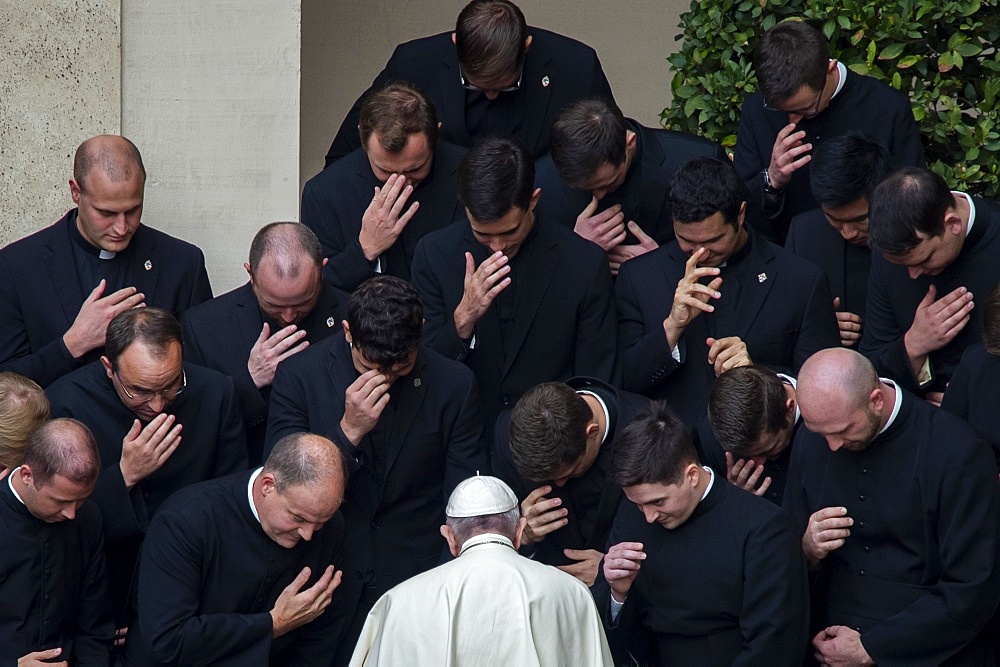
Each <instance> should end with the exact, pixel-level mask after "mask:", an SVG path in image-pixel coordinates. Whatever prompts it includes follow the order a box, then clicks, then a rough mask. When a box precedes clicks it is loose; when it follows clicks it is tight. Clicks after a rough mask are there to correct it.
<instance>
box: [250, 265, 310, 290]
mask: <svg viewBox="0 0 1000 667" xmlns="http://www.w3.org/2000/svg"><path fill="white" fill-rule="evenodd" d="M324 261H325V260H324ZM243 268H244V269H246V270H247V275H248V276H250V284H251V285H253V271H252V270H250V264H248V263H247V262H243Z"/></svg>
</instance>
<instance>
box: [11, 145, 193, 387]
mask: <svg viewBox="0 0 1000 667" xmlns="http://www.w3.org/2000/svg"><path fill="white" fill-rule="evenodd" d="M145 184H146V168H145V166H144V165H143V163H142V156H141V155H140V154H139V149H138V148H136V146H135V144H133V143H132V142H131V141H129V140H128V139H126V138H125V137H120V136H112V135H100V136H96V137H92V138H90V139H87V140H86V141H84V142H83V143H82V144H80V147H79V148H78V149H77V151H76V155H75V157H74V160H73V177H72V178H71V179H69V193H70V197H71V198H72V200H73V203H74V204H75V205H76V208H73V209H71V210H70V211H69V212H68V213H66V215H64V216H63V217H62V218H61V219H60V220H59V221H58V222H56V223H55V224H54V225H51V226H50V227H46V228H45V229H42V230H40V231H38V232H35V233H34V234H32V235H30V236H28V237H26V238H23V239H21V240H19V241H16V242H15V243H11V244H10V245H8V246H7V247H5V248H3V249H2V250H0V371H13V372H15V373H19V374H21V375H24V376H25V377H28V378H31V379H32V380H34V381H35V382H37V383H38V384H40V385H41V386H42V387H46V386H48V385H49V384H51V383H52V382H53V381H55V380H56V379H57V378H59V377H61V376H63V375H65V374H67V373H69V372H70V371H72V370H74V369H77V368H80V367H82V366H84V365H85V364H87V363H89V362H93V361H96V360H97V359H98V358H99V357H100V354H101V351H102V350H103V348H104V336H105V332H106V330H107V328H108V323H110V322H111V320H112V318H114V317H115V315H118V314H119V313H121V312H124V311H126V310H128V309H129V308H135V307H136V306H139V305H142V304H146V305H149V306H157V307H159V308H163V309H165V310H168V311H170V312H171V313H173V315H174V316H175V317H180V316H181V315H182V314H183V313H184V311H185V310H187V309H188V308H189V307H191V306H194V305H196V304H199V303H201V302H202V301H206V300H208V299H211V298H212V288H211V286H210V285H209V282H208V273H207V272H206V270H205V256H204V255H203V254H202V252H201V250H199V249H198V248H197V247H195V246H193V245H191V244H190V243H187V242H185V241H181V240H180V239H176V238H174V237H172V236H168V235H167V234H164V233H163V232H161V231H157V230H155V229H153V228H152V227H148V226H146V225H145V224H143V220H142V205H143V194H144V191H145Z"/></svg>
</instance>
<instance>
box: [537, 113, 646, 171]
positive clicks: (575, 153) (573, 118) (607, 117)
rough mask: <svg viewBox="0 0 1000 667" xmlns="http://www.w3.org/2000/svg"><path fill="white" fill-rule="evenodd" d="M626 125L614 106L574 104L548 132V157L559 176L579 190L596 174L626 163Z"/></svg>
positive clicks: (561, 114)
mask: <svg viewBox="0 0 1000 667" xmlns="http://www.w3.org/2000/svg"><path fill="white" fill-rule="evenodd" d="M627 131H628V125H626V124H625V116H623V115H622V111H621V109H619V108H618V107H617V106H616V105H615V103H614V102H612V101H611V100H606V99H603V98H598V97H592V98H588V99H583V100H577V101H576V102H573V103H572V104H569V105H567V106H566V107H564V108H563V110H562V111H560V112H559V117H558V118H556V122H555V123H553V124H552V129H551V130H550V131H549V153H550V154H551V155H552V162H554V163H555V165H556V169H558V170H559V176H560V177H561V178H562V179H563V181H565V182H566V184H567V185H570V186H572V187H579V186H580V185H581V184H582V183H584V182H585V181H586V180H587V179H589V178H590V177H591V176H592V175H593V174H594V172H595V171H597V170H598V169H599V168H601V167H602V166H604V165H605V164H610V165H612V166H615V167H617V166H618V165H620V164H621V163H622V162H624V161H625V133H626V132H627Z"/></svg>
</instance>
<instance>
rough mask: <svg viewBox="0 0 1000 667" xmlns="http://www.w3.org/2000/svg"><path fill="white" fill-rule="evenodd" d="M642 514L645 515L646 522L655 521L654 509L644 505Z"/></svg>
mask: <svg viewBox="0 0 1000 667" xmlns="http://www.w3.org/2000/svg"><path fill="white" fill-rule="evenodd" d="M642 515H643V516H644V517H646V523H656V510H654V509H651V508H647V507H644V508H643V509H642Z"/></svg>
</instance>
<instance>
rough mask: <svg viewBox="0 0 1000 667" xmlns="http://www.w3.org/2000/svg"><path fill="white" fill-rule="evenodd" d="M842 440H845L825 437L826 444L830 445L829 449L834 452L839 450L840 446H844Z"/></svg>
mask: <svg viewBox="0 0 1000 667" xmlns="http://www.w3.org/2000/svg"><path fill="white" fill-rule="evenodd" d="M844 442H845V441H844V440H843V439H840V440H838V439H834V438H827V439H826V444H827V445H828V446H829V447H830V451H831V452H836V451H838V450H840V448H842V447H843V446H844Z"/></svg>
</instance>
